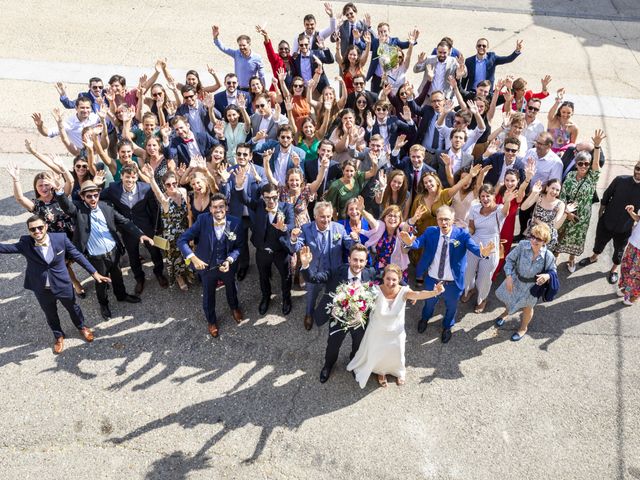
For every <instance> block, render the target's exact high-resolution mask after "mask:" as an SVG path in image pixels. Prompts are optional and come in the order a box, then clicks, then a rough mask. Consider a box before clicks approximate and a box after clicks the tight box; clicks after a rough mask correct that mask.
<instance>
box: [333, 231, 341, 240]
mask: <svg viewBox="0 0 640 480" xmlns="http://www.w3.org/2000/svg"><path fill="white" fill-rule="evenodd" d="M340 239H342V235H340V232H336V233H334V234H333V241H334V242H337V241H338V240H340Z"/></svg>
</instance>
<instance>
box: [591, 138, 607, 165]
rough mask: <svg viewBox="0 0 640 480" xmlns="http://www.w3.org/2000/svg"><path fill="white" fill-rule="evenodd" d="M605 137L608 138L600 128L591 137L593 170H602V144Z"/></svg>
mask: <svg viewBox="0 0 640 480" xmlns="http://www.w3.org/2000/svg"><path fill="white" fill-rule="evenodd" d="M605 138H607V136H606V135H605V134H604V132H603V131H602V130H599V129H598V130H596V131H595V133H594V134H593V137H591V141H592V142H593V159H592V160H591V170H593V171H594V172H597V171H599V170H600V150H601V147H600V144H601V143H602V140H604V139H605Z"/></svg>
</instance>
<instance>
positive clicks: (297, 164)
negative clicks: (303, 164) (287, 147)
mask: <svg viewBox="0 0 640 480" xmlns="http://www.w3.org/2000/svg"><path fill="white" fill-rule="evenodd" d="M291 161H292V162H293V167H294V168H300V155H298V154H297V153H296V152H291Z"/></svg>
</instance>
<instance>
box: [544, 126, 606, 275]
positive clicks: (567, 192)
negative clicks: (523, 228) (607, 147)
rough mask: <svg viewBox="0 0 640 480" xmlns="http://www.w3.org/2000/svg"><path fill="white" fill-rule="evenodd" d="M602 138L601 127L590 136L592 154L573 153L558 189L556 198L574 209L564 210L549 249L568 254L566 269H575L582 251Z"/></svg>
mask: <svg viewBox="0 0 640 480" xmlns="http://www.w3.org/2000/svg"><path fill="white" fill-rule="evenodd" d="M604 138H606V135H604V133H603V132H602V130H596V132H595V135H594V136H593V137H592V140H593V144H594V145H595V147H594V150H593V158H591V155H590V154H589V153H588V152H585V151H582V152H579V153H578V154H577V155H576V158H575V162H576V170H575V171H572V172H569V173H568V174H567V176H566V178H565V180H564V183H563V184H562V191H561V192H560V200H562V201H564V202H566V203H575V205H576V211H575V212H573V213H571V212H569V213H567V220H566V221H565V222H564V224H563V225H562V227H561V228H560V230H559V231H558V244H557V245H556V246H555V248H554V249H553V253H554V255H555V256H556V257H557V256H558V255H559V254H561V253H568V254H569V262H567V269H568V270H569V272H571V273H573V272H575V270H576V262H575V260H576V255H577V256H580V255H582V252H584V243H585V239H586V238H587V230H589V221H590V220H591V204H592V201H593V194H594V192H595V191H596V186H597V185H598V179H599V178H600V143H601V142H602V140H603V139H604Z"/></svg>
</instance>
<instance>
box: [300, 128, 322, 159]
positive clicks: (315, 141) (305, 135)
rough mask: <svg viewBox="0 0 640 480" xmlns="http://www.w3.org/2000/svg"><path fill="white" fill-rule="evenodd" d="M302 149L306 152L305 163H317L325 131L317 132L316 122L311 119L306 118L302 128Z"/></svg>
mask: <svg viewBox="0 0 640 480" xmlns="http://www.w3.org/2000/svg"><path fill="white" fill-rule="evenodd" d="M300 130H301V132H300V143H298V147H300V148H301V149H302V150H303V151H304V154H305V155H304V161H305V162H315V161H316V160H317V159H318V147H319V146H320V141H321V140H322V139H323V138H324V129H323V130H322V131H321V130H317V129H316V122H315V121H314V120H313V119H312V118H311V117H306V118H305V119H304V120H303V121H302V125H301V126H300Z"/></svg>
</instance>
